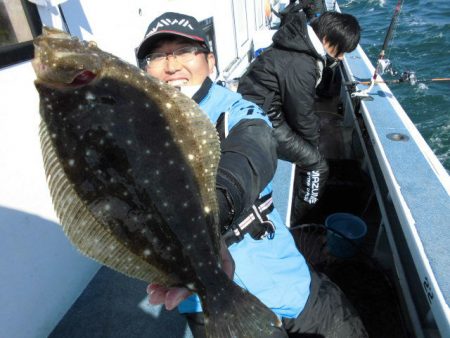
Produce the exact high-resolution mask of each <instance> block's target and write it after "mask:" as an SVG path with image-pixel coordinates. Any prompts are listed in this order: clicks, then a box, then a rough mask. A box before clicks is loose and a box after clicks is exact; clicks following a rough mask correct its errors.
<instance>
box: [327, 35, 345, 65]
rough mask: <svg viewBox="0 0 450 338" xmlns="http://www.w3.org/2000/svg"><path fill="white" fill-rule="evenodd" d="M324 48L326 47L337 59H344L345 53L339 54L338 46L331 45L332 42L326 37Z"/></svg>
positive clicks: (330, 54)
mask: <svg viewBox="0 0 450 338" xmlns="http://www.w3.org/2000/svg"><path fill="white" fill-rule="evenodd" d="M322 43H323V48H324V49H325V52H326V53H327V54H328V55H329V56H331V57H332V58H333V59H334V60H335V61H337V62H339V61H342V60H344V53H340V54H337V48H336V46H332V45H330V43H329V42H328V41H327V39H326V38H324V39H323V41H322Z"/></svg>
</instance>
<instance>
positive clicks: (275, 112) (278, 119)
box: [267, 107, 285, 128]
mask: <svg viewBox="0 0 450 338" xmlns="http://www.w3.org/2000/svg"><path fill="white" fill-rule="evenodd" d="M267 116H268V117H269V120H270V122H272V127H274V128H277V127H278V126H280V125H281V124H283V123H284V122H285V121H284V115H283V112H282V111H281V109H280V108H279V107H272V108H270V109H269V110H268V111H267Z"/></svg>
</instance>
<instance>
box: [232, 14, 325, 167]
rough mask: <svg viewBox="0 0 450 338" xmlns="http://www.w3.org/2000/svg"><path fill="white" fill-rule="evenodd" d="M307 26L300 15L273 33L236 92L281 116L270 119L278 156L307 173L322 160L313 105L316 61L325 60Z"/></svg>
mask: <svg viewBox="0 0 450 338" xmlns="http://www.w3.org/2000/svg"><path fill="white" fill-rule="evenodd" d="M306 23H307V21H306V16H305V14H304V13H303V12H299V13H296V14H294V15H293V18H292V20H291V21H290V22H288V23H286V24H285V25H283V26H282V27H281V28H280V29H279V30H278V31H277V32H276V33H275V35H274V36H273V44H272V46H270V47H269V48H268V49H267V50H265V51H264V52H263V53H262V54H261V55H260V56H258V57H257V58H256V59H255V60H254V62H253V63H252V64H251V65H250V66H249V68H248V70H247V72H246V73H245V74H244V75H243V76H242V77H241V79H240V81H239V87H238V92H239V93H241V94H242V95H243V97H244V98H245V99H247V100H250V101H252V102H255V103H256V104H257V105H259V106H260V107H262V108H263V109H264V110H265V111H266V112H267V111H270V110H279V111H280V115H281V116H279V117H278V118H276V119H275V120H276V121H274V118H273V117H272V116H271V120H272V123H273V126H274V135H275V138H276V139H277V142H278V148H277V151H278V156H279V157H280V158H281V159H284V160H288V161H290V162H293V163H296V164H298V165H300V166H302V167H305V168H307V167H310V166H313V165H314V164H316V163H318V162H319V160H320V153H319V151H318V142H319V119H318V117H317V116H316V114H315V113H314V111H313V105H314V96H315V90H316V83H317V82H318V80H319V79H320V76H321V68H319V66H318V61H319V62H322V61H323V58H322V56H321V55H319V54H318V53H317V51H316V49H315V48H314V46H313V45H312V43H311V41H310V39H309V36H308V31H307V25H306ZM270 115H271V114H269V116H270ZM286 122H287V123H286Z"/></svg>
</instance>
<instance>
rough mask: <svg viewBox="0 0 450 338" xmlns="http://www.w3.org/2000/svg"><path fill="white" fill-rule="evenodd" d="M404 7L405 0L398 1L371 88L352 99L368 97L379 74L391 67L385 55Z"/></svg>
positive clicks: (356, 94) (356, 93) (354, 94)
mask: <svg viewBox="0 0 450 338" xmlns="http://www.w3.org/2000/svg"><path fill="white" fill-rule="evenodd" d="M402 7H403V0H398V2H397V5H396V6H395V10H394V15H393V16H392V19H391V23H390V25H389V28H388V30H387V32H386V36H385V37H384V42H383V47H382V48H381V51H380V54H379V55H378V61H377V66H376V67H375V71H374V72H373V76H372V79H371V81H370V86H369V88H367V89H365V90H363V91H360V92H355V93H352V97H355V96H360V97H368V96H369V94H368V93H369V91H370V90H372V87H373V86H374V85H375V81H376V79H377V77H378V74H380V75H382V74H383V73H384V71H385V70H386V68H387V67H388V66H389V65H390V61H389V60H388V59H385V58H384V57H385V53H386V50H387V48H388V45H389V43H390V42H391V40H392V37H393V35H394V31H395V27H396V26H397V21H398V17H399V15H400V11H401V9H402Z"/></svg>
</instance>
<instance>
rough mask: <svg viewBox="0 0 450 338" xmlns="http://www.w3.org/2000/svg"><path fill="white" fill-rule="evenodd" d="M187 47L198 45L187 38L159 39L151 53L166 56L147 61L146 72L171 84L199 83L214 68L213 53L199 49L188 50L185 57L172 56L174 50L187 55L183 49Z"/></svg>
mask: <svg viewBox="0 0 450 338" xmlns="http://www.w3.org/2000/svg"><path fill="white" fill-rule="evenodd" d="M189 47H199V45H198V44H196V43H195V42H193V41H190V40H188V39H171V40H162V41H159V42H158V44H157V45H156V47H155V48H154V49H153V50H152V51H151V53H152V54H154V53H166V54H167V58H164V59H163V60H160V61H158V62H150V63H148V64H147V66H146V71H147V73H148V74H150V75H152V76H154V77H156V78H158V79H160V80H163V81H165V82H167V83H169V84H171V85H173V86H195V85H201V84H202V83H203V81H204V80H205V79H206V77H207V76H208V75H209V74H211V73H212V72H213V70H214V65H215V59H214V55H213V54H212V53H204V52H201V51H198V52H190V53H189V54H190V56H189V57H187V58H185V57H182V56H180V57H174V56H173V54H172V53H173V52H174V51H180V50H181V51H183V54H182V55H187V54H185V53H184V51H185V50H186V51H189ZM176 54H177V52H176ZM186 59H187V60H186Z"/></svg>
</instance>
